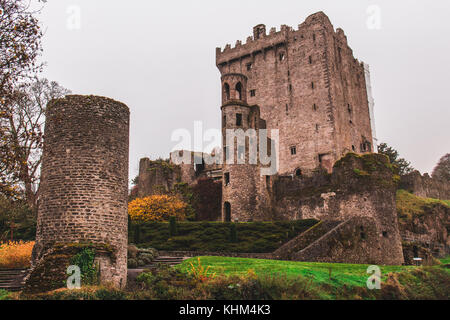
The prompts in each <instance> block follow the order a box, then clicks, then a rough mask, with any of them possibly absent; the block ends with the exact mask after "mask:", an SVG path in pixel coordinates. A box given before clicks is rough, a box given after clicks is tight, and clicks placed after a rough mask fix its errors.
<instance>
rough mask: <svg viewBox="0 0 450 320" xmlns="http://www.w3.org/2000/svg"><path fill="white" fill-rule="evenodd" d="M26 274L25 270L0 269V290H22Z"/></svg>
mask: <svg viewBox="0 0 450 320" xmlns="http://www.w3.org/2000/svg"><path fill="white" fill-rule="evenodd" d="M27 273H28V270H27V269H1V270H0V289H4V290H6V291H20V290H22V288H23V286H24V285H25V282H24V279H25V276H26V275H27Z"/></svg>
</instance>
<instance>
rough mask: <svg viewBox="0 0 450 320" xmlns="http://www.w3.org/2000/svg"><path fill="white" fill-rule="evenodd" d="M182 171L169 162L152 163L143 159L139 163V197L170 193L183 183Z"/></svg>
mask: <svg viewBox="0 0 450 320" xmlns="http://www.w3.org/2000/svg"><path fill="white" fill-rule="evenodd" d="M181 173H182V170H181V167H180V166H175V165H172V164H170V163H169V162H167V161H164V160H161V161H151V160H150V159H149V158H143V159H141V160H140V162H139V178H138V197H140V198H143V197H147V196H150V195H154V194H161V193H166V192H169V191H171V190H172V189H173V187H174V185H175V184H176V183H178V182H180V181H182V180H181V179H182V174H181Z"/></svg>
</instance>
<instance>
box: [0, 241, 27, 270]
mask: <svg viewBox="0 0 450 320" xmlns="http://www.w3.org/2000/svg"><path fill="white" fill-rule="evenodd" d="M33 246H34V242H23V241H19V242H6V243H3V244H0V268H10V269H19V268H24V269H25V268H29V267H30V264H31V263H30V262H31V252H32V250H33Z"/></svg>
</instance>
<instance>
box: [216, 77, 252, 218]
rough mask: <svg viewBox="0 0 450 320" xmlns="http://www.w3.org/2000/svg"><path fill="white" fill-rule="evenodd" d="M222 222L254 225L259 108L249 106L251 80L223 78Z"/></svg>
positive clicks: (245, 78)
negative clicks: (242, 222)
mask: <svg viewBox="0 0 450 320" xmlns="http://www.w3.org/2000/svg"><path fill="white" fill-rule="evenodd" d="M222 93H223V95H222V136H223V175H224V176H223V197H222V208H223V209H222V220H223V221H225V222H227V221H251V220H252V219H253V218H252V215H253V213H254V212H255V208H256V206H257V195H256V193H257V192H256V190H257V188H256V186H257V181H258V177H259V176H258V172H259V171H258V135H257V129H258V121H259V108H258V107H255V106H253V107H251V106H249V105H248V104H247V77H246V76H245V75H242V74H236V73H230V74H225V75H223V76H222Z"/></svg>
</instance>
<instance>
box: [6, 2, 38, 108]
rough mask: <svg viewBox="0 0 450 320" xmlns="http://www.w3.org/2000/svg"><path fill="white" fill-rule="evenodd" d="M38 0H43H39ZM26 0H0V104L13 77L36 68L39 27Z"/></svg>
mask: <svg viewBox="0 0 450 320" xmlns="http://www.w3.org/2000/svg"><path fill="white" fill-rule="evenodd" d="M38 2H45V1H40V0H38ZM39 11H40V9H38V10H32V9H31V2H30V1H27V0H0V105H3V104H5V103H7V102H8V97H9V94H10V93H11V92H12V91H13V89H14V87H15V86H16V85H17V81H19V80H21V79H23V78H25V77H27V76H29V75H30V74H34V73H35V72H36V71H38V70H39V69H40V65H38V64H37V63H36V59H37V57H38V56H39V54H40V53H41V51H42V48H41V38H42V31H41V29H40V27H39V23H38V20H37V19H36V17H35V15H36V14H37V13H39Z"/></svg>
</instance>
